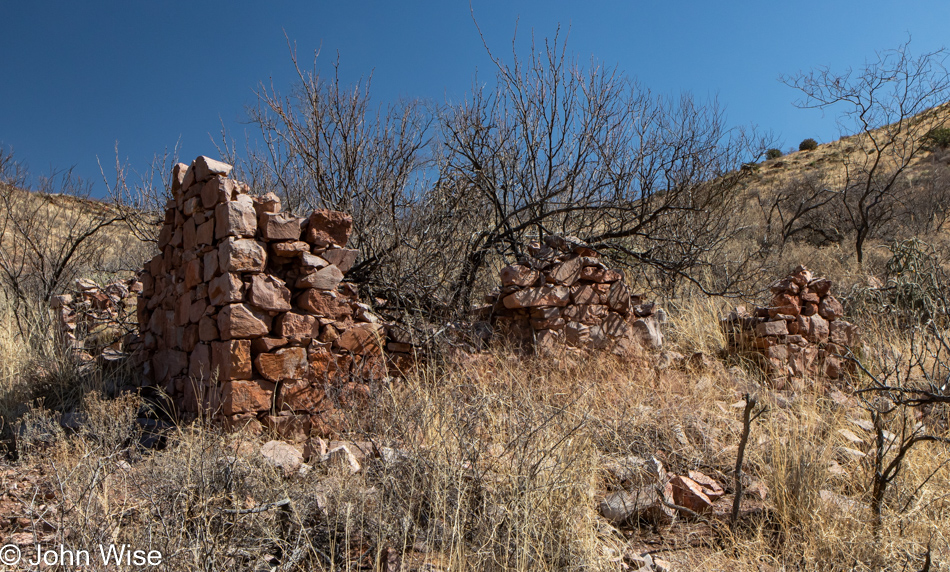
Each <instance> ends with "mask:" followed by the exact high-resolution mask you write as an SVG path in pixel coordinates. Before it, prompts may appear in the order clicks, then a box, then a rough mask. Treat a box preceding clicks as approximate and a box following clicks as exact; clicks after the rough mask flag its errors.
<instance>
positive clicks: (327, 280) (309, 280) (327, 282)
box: [296, 265, 343, 290]
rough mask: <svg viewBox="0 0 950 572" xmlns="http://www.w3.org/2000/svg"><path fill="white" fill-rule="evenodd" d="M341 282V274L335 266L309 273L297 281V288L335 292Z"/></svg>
mask: <svg viewBox="0 0 950 572" xmlns="http://www.w3.org/2000/svg"><path fill="white" fill-rule="evenodd" d="M342 281H343V273H342V272H340V269H339V268H337V267H336V266H333V265H330V266H327V267H326V268H324V269H322V270H318V271H316V272H311V273H310V274H307V275H305V276H301V277H300V278H298V279H297V283H296V287H297V288H316V289H317V290H336V287H337V286H339V285H340V282H342Z"/></svg>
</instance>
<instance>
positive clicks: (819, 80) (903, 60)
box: [782, 40, 950, 262]
mask: <svg viewBox="0 0 950 572" xmlns="http://www.w3.org/2000/svg"><path fill="white" fill-rule="evenodd" d="M947 56H948V53H947V51H946V50H945V49H939V50H936V51H932V52H926V53H924V54H922V55H919V56H915V55H913V54H912V53H911V51H910V40H908V41H907V42H905V43H903V44H901V45H900V46H898V47H897V48H895V49H892V50H886V51H883V52H879V53H878V54H877V55H876V59H875V60H873V61H870V62H868V63H866V64H865V66H864V67H863V68H862V69H858V70H852V69H850V68H849V69H847V70H845V71H843V72H834V71H832V70H831V69H829V68H827V67H822V68H818V69H816V70H813V71H810V72H807V73H799V74H796V75H793V76H786V77H783V78H782V80H783V81H784V82H785V83H786V84H787V85H789V86H791V87H793V88H795V89H797V90H799V91H800V92H801V93H802V98H801V99H800V100H799V101H798V102H796V105H798V106H799V107H802V108H819V109H825V108H832V107H834V108H843V111H842V113H841V115H840V116H839V126H840V127H841V129H842V131H843V132H845V133H847V134H854V135H856V137H854V139H853V140H852V141H853V142H854V143H855V145H856V150H855V151H854V152H849V153H846V154H845V156H844V158H843V164H844V176H843V177H842V180H841V182H840V183H838V184H836V185H835V187H834V189H833V190H834V191H835V192H836V193H838V197H839V200H838V205H839V207H840V209H841V211H842V212H843V213H844V215H845V220H846V223H847V224H848V230H849V231H852V232H853V233H854V237H853V239H854V250H855V256H856V257H857V260H858V262H863V260H864V247H865V245H866V243H867V241H868V239H870V238H874V237H876V236H879V235H880V233H881V232H882V228H883V227H884V226H885V225H886V224H887V223H888V222H890V221H892V220H893V219H894V218H895V217H897V216H898V215H899V214H900V213H901V211H902V206H903V205H902V201H903V197H904V193H905V191H906V188H907V184H908V181H907V179H906V177H905V175H906V174H907V171H908V169H909V168H910V167H911V166H912V165H913V164H914V163H915V162H916V161H917V160H918V159H919V158H920V157H921V156H922V154H923V153H925V152H926V151H927V147H928V145H927V141H926V140H925V139H924V136H925V135H926V134H927V133H928V132H929V131H930V130H932V129H935V128H939V127H941V126H943V125H944V124H945V123H946V122H947V120H948V118H950V116H948V115H947V113H946V110H945V109H944V108H943V107H941V106H943V104H945V103H946V102H947V100H948V99H950V74H948V72H947V69H946V67H945V66H944V63H945V61H946V58H947Z"/></svg>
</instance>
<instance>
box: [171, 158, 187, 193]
mask: <svg viewBox="0 0 950 572" xmlns="http://www.w3.org/2000/svg"><path fill="white" fill-rule="evenodd" d="M187 172H188V165H186V164H184V163H178V164H176V165H175V166H174V167H172V195H173V196H178V195H179V194H180V193H181V190H182V187H181V184H182V182H183V181H184V180H185V174H186V173H187Z"/></svg>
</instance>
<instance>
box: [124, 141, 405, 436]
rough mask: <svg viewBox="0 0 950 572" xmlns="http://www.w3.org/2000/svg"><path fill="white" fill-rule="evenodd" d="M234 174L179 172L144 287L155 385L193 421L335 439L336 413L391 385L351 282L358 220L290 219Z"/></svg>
mask: <svg viewBox="0 0 950 572" xmlns="http://www.w3.org/2000/svg"><path fill="white" fill-rule="evenodd" d="M230 171H231V166H230V165H226V164H224V163H221V162H219V161H215V160H213V159H209V158H208V157H198V158H197V159H195V161H194V162H193V163H192V164H191V165H190V166H188V165H184V164H179V165H176V166H175V168H174V170H173V180H172V194H173V198H172V199H170V200H169V202H168V205H167V207H166V211H165V220H164V224H163V226H162V230H161V233H160V235H159V238H158V247H159V249H160V250H161V252H160V253H159V254H157V255H156V256H155V257H154V258H153V259H152V260H151V261H149V262H148V263H147V264H146V265H145V269H144V270H143V271H142V273H141V277H140V278H141V282H142V293H141V295H140V297H139V300H138V322H139V326H140V331H141V334H142V337H143V345H144V348H145V351H146V352H147V356H148V358H149V359H148V361H147V370H148V371H147V375H148V377H149V378H150V379H151V380H152V382H153V383H154V384H156V385H158V386H160V387H162V388H163V389H164V390H165V391H166V392H167V393H168V394H169V395H171V396H172V397H173V400H174V403H175V405H176V407H177V408H178V409H179V412H181V413H184V414H186V416H187V415H195V414H197V413H199V412H208V413H215V412H217V413H218V414H219V415H223V416H224V418H225V420H226V421H227V422H229V423H231V424H238V423H240V424H243V423H248V422H250V423H252V424H255V425H256V424H257V423H262V424H265V425H268V426H270V427H272V428H274V429H276V430H277V431H278V432H279V433H282V434H293V435H295V436H299V435H300V434H309V433H310V432H311V430H316V431H318V432H326V431H328V425H327V423H328V420H330V419H332V418H333V417H334V409H335V407H336V404H338V403H340V402H341V401H346V400H347V399H356V398H359V396H362V395H366V394H367V392H368V391H369V390H370V388H369V385H368V384H369V382H371V381H373V380H379V379H381V378H383V377H384V376H385V375H386V374H387V368H386V363H385V358H384V356H383V346H384V345H385V343H386V335H387V328H386V326H385V325H384V324H383V323H381V322H380V320H379V318H378V317H377V316H376V315H374V314H373V313H372V312H371V311H370V308H369V307H368V306H367V305H365V304H363V303H361V302H360V300H359V299H358V297H357V290H356V288H355V286H353V285H352V284H349V283H347V282H345V281H344V275H345V273H346V272H347V271H348V270H349V269H350V268H351V267H352V265H353V264H354V262H355V260H356V256H357V251H355V250H351V249H348V248H346V244H347V241H348V239H349V236H350V230H351V226H352V219H351V217H350V216H349V215H346V214H344V213H341V212H336V211H329V210H316V211H314V212H313V213H312V214H311V215H310V216H309V217H308V218H301V217H298V216H295V215H293V214H291V213H287V212H281V205H280V200H279V199H278V197H277V196H276V195H274V194H273V193H268V194H265V195H263V196H253V195H251V194H250V188H249V187H248V186H247V185H246V184H244V183H241V182H239V181H236V180H234V179H231V178H229V177H228V174H229V173H230Z"/></svg>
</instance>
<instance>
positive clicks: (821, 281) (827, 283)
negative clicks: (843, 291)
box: [808, 278, 831, 297]
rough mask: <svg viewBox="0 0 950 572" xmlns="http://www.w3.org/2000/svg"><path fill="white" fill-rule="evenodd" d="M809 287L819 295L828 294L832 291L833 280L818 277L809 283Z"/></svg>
mask: <svg viewBox="0 0 950 572" xmlns="http://www.w3.org/2000/svg"><path fill="white" fill-rule="evenodd" d="M808 289H809V290H811V291H812V292H814V293H815V294H818V296H819V297H824V296H827V295H828V292H830V291H831V280H828V279H827V278H816V279H815V280H812V281H811V282H809V283H808Z"/></svg>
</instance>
